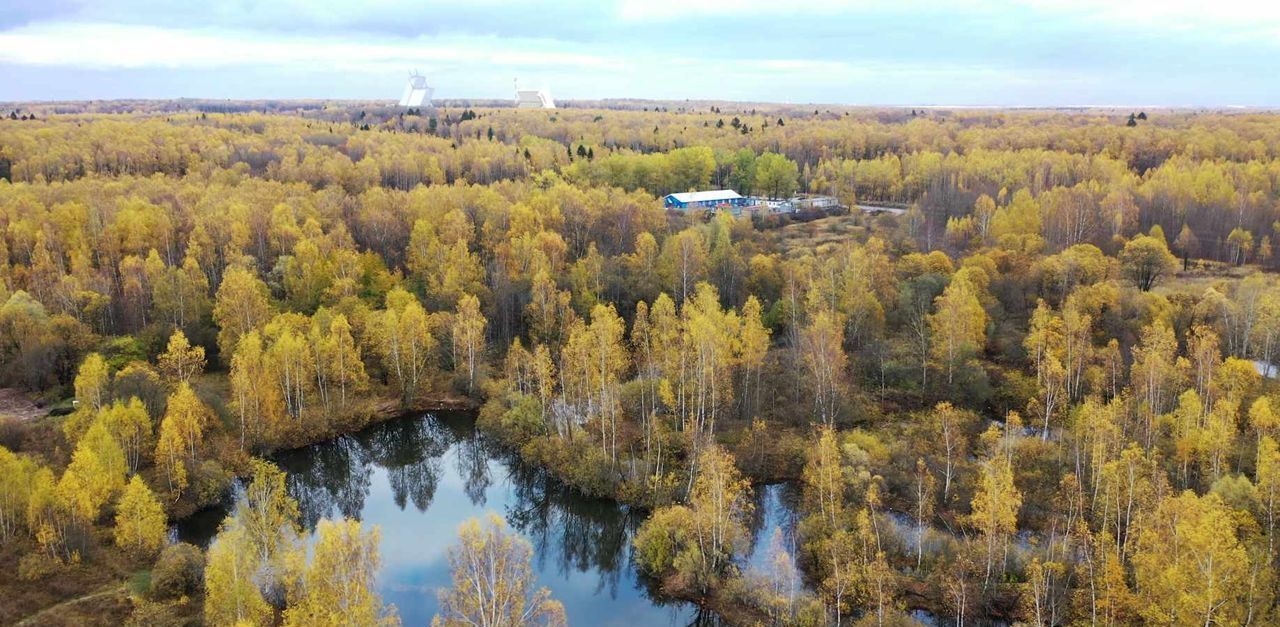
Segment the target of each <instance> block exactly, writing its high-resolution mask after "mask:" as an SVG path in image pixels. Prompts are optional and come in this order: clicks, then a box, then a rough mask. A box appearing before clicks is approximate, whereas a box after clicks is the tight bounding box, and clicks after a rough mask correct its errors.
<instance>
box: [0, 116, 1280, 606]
mask: <svg viewBox="0 0 1280 627" xmlns="http://www.w3.org/2000/svg"><path fill="white" fill-rule="evenodd" d="M496 104H497V103H486V102H454V103H450V104H449V105H447V106H438V107H436V108H428V109H421V110H415V109H410V110H408V111H406V110H405V109H404V108H393V107H388V106H386V105H385V104H379V103H373V102H369V103H361V102H244V103H229V102H202V101H175V102H159V101H136V102H114V103H100V102H95V103H63V104H56V105H54V104H31V105H12V106H8V108H6V109H5V110H4V111H3V113H4V117H3V119H0V624H11V623H19V621H22V620H24V619H25V620H26V621H27V623H26V624H67V623H72V624H131V625H201V624H207V625H308V626H310V625H375V624H376V625H392V624H400V622H401V619H400V616H399V615H398V614H397V611H396V608H395V607H394V606H393V605H392V604H390V603H386V602H384V600H383V599H382V598H380V595H379V587H378V579H379V573H380V565H381V564H382V562H383V558H384V556H386V555H388V554H389V553H391V552H393V551H395V547H394V546H391V545H388V544H386V543H385V542H384V539H383V537H382V536H381V534H380V529H379V528H378V527H377V525H373V524H368V523H366V522H363V521H361V520H359V519H357V518H356V517H351V516H333V517H325V518H322V519H320V520H319V521H304V518H306V517H304V516H301V515H300V512H299V504H298V501H297V495H296V494H293V493H291V490H290V488H289V484H288V476H287V473H286V472H285V471H284V470H282V469H281V468H280V467H279V466H278V465H277V464H275V463H274V462H273V460H275V459H276V456H277V455H279V454H281V453H282V452H285V451H290V450H294V449H299V448H301V447H305V446H307V445H310V444H314V443H321V442H327V441H333V440H335V439H339V438H342V437H348V436H350V435H351V434H355V433H358V432H360V431H361V430H362V429H366V428H368V427H370V426H371V425H375V424H380V423H383V422H385V421H388V420H391V419H393V418H397V417H401V416H406V415H423V414H428V413H431V412H439V411H446V410H448V411H460V412H465V413H466V414H467V415H468V416H470V417H471V419H472V420H473V421H474V428H475V429H476V431H477V432H478V433H479V434H481V435H482V437H484V438H486V439H487V440H488V441H491V442H494V443H496V444H497V445H499V446H501V447H502V448H503V449H504V450H505V451H508V452H509V453H510V454H511V455H512V456H514V457H516V458H518V459H519V460H520V463H522V464H525V465H527V466H528V467H529V468H533V469H537V470H538V471H539V472H544V473H546V474H547V475H548V476H549V477H552V478H553V479H554V481H556V482H557V483H558V484H562V485H564V486H566V487H567V489H571V490H573V491H574V493H575V494H579V495H580V496H581V497H582V498H585V499H597V500H600V501H607V502H610V503H616V504H621V506H622V507H625V508H626V511H627V512H629V514H630V515H632V516H634V517H635V521H636V522H635V529H634V533H633V535H632V536H629V537H628V539H627V546H628V550H629V552H630V553H629V554H630V556H631V558H630V561H629V563H628V565H627V568H629V569H632V570H635V571H636V572H637V573H639V575H638V576H641V577H643V578H644V579H645V580H646V581H647V582H648V584H649V586H650V588H651V589H652V590H653V591H654V592H653V594H655V595H660V596H661V597H662V598H664V599H671V600H673V602H675V601H679V602H683V603H689V604H691V607H692V606H697V607H699V608H704V609H706V610H707V614H706V616H707V617H709V618H706V619H705V620H706V621H710V622H715V623H720V624H732V625H840V624H858V625H913V624H917V623H918V622H921V621H928V620H932V621H935V622H936V624H956V625H965V624H989V623H990V624H1014V623H1017V624H1029V625H1045V626H1047V625H1085V624H1089V625H1132V624H1153V625H1193V624H1194V625H1250V624H1257V625H1265V624H1274V623H1275V622H1276V621H1280V607H1278V605H1277V604H1278V603H1280V598H1278V597H1277V590H1280V580H1278V576H1280V570H1278V568H1280V544H1278V543H1276V542H1275V539H1276V538H1275V536H1276V534H1277V533H1280V520H1277V517H1280V385H1277V383H1276V377H1277V376H1278V373H1280V366H1278V364H1280V275H1277V274H1276V272H1277V270H1280V256H1277V255H1275V254H1274V251H1273V246H1274V245H1278V244H1280V239H1278V238H1280V117H1277V116H1276V115H1274V114H1264V113H1253V112H1248V111H1240V112H1215V111H1193V110H1154V111H1145V112H1133V113H1130V112H1129V111H1127V110H1126V111H1112V110H1100V109H1073V110H1057V111H1034V110H1011V111H999V110H980V109H973V110H964V109H955V110H946V109H935V108H930V109H911V108H901V109H897V108H895V109H869V108H837V107H827V106H820V107H816V108H815V107H814V106H799V105H766V104H759V105H752V104H741V103H727V102H725V103H720V102H688V101H684V102H654V101H604V102H589V103H588V102H579V103H568V106H567V107H563V108H560V109H554V110H516V109H512V108H510V106H509V105H506V106H496ZM716 189H732V190H735V191H736V192H738V193H739V194H741V195H743V196H758V197H767V198H789V197H792V196H795V195H797V194H816V195H822V196H830V197H832V198H834V199H835V200H836V201H838V206H831V207H826V208H822V209H805V210H800V211H796V212H791V213H784V212H770V213H748V212H735V211H733V210H731V208H721V209H718V210H716V209H709V210H704V209H687V210H668V209H666V208H664V203H663V197H664V196H666V195H667V194H671V193H677V192H687V191H694V190H716ZM777 484H784V485H787V486H790V487H791V488H793V489H794V490H795V491H796V493H797V494H798V495H799V497H798V499H797V502H796V504H795V511H794V514H795V524H794V525H793V529H790V530H789V533H790V534H791V535H792V541H790V542H786V543H780V544H779V546H776V547H774V551H773V553H771V555H772V556H773V557H772V561H771V562H770V563H769V564H768V565H767V566H766V567H764V568H760V567H757V566H754V565H753V566H748V564H747V560H746V555H747V553H748V551H749V548H750V545H751V544H752V543H753V539H752V532H751V523H750V520H751V519H752V516H753V515H754V514H756V512H753V511H752V510H753V508H754V504H755V503H756V500H754V499H753V494H754V493H755V492H756V491H758V490H761V489H763V488H764V487H765V486H769V485H777ZM229 494H235V495H237V497H236V498H235V505H234V507H233V508H232V509H231V510H230V512H229V513H228V515H227V516H226V517H225V520H222V521H220V523H219V525H218V529H217V534H216V538H214V539H213V541H212V542H211V543H210V544H209V545H208V546H207V547H200V546H195V545H193V544H190V543H187V542H182V541H179V540H177V539H176V536H175V534H174V533H173V532H172V531H171V529H172V527H173V526H174V525H176V524H178V523H180V522H181V521H183V520H187V519H189V518H190V517H192V516H196V515H199V514H200V512H202V511H208V508H210V507H212V506H214V505H216V504H218V503H222V502H225V501H226V499H227V498H228V495H229ZM402 506H403V504H402ZM426 515H428V516H429V515H430V514H429V513H428V514H426ZM456 532H457V533H456V537H453V538H450V542H451V545H450V548H449V549H448V554H447V560H448V565H449V567H450V572H451V574H452V584H453V585H452V586H451V587H449V586H446V587H441V588H440V589H439V590H430V591H426V592H424V593H423V594H427V595H430V596H431V597H432V598H433V599H437V598H438V613H437V614H436V615H435V618H434V624H437V625H450V626H453V625H485V626H498V625H505V626H509V625H524V624H537V625H563V624H565V623H566V622H567V623H573V624H580V623H581V624H587V621H583V620H575V618H574V617H575V614H574V608H573V607H572V606H571V605H570V604H566V603H562V602H561V600H559V599H557V598H555V595H553V594H552V593H551V592H550V591H549V590H547V589H546V588H545V587H543V585H542V582H540V581H539V580H538V578H537V577H536V576H535V573H534V571H533V570H531V569H533V566H531V564H530V562H531V548H530V546H529V542H528V541H527V540H526V539H524V538H523V537H522V536H521V534H520V533H519V531H518V529H513V528H511V527H510V526H509V525H508V523H507V522H504V520H503V518H502V517H500V516H498V515H492V516H488V517H482V518H478V519H474V520H471V521H468V522H467V523H465V524H463V525H462V526H461V527H460V528H459V529H457V530H456Z"/></svg>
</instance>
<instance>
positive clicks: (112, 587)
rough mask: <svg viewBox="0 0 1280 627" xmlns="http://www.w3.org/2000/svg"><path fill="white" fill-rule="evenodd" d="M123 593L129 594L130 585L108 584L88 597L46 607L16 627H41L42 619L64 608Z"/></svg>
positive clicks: (87, 595)
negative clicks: (39, 626) (35, 626)
mask: <svg viewBox="0 0 1280 627" xmlns="http://www.w3.org/2000/svg"><path fill="white" fill-rule="evenodd" d="M121 592H128V585H127V584H123V583H111V584H107V585H105V586H103V587H101V588H98V589H97V590H94V591H93V592H90V593H89V594H86V595H84V596H78V597H76V598H74V599H67V600H66V601H63V602H61V603H59V604H57V605H50V606H49V607H46V608H44V609H42V610H40V611H39V612H36V613H35V614H32V615H30V616H28V617H26V618H24V619H22V620H20V621H18V622H17V623H14V627H28V626H33V625H40V624H43V623H41V622H40V621H41V619H42V618H44V617H47V616H49V615H50V614H51V613H52V612H56V611H58V610H60V609H64V608H67V607H71V606H73V605H75V604H77V603H83V602H85V601H90V600H93V599H99V598H102V597H105V596H109V595H113V594H119V593H121Z"/></svg>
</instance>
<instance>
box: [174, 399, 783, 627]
mask: <svg viewBox="0 0 1280 627" xmlns="http://www.w3.org/2000/svg"><path fill="white" fill-rule="evenodd" d="M275 461H276V462H277V463H278V464H279V465H280V467H281V468H283V469H284V470H285V471H286V472H287V473H288V475H289V479H288V482H289V492H290V493H291V494H292V495H293V496H294V498H296V499H297V500H298V506H299V510H300V511H301V514H302V519H303V521H302V522H303V525H304V527H305V528H306V529H308V530H312V529H314V528H315V524H316V522H317V521H318V520H320V519H321V518H326V517H327V518H334V517H337V516H348V517H352V518H357V519H359V520H361V521H363V522H364V523H365V524H366V525H369V524H372V525H378V526H379V527H380V528H381V533H382V545H381V555H382V569H381V571H380V572H379V574H378V588H379V593H380V594H381V595H382V599H383V602H385V603H391V604H395V606H396V608H397V610H398V612H399V615H400V617H401V619H402V620H403V623H404V624H405V625H425V624H429V623H430V622H431V618H432V616H434V615H435V613H436V611H437V610H438V608H439V604H438V602H437V597H436V590H438V589H439V588H441V587H446V586H449V585H450V584H451V579H450V575H449V566H448V561H447V559H446V551H447V550H448V548H449V546H450V545H452V544H453V543H454V542H455V541H456V539H457V528H458V525H459V524H461V523H462V522H463V521H464V520H467V519H468V518H472V517H476V516H483V515H485V513H486V512H494V513H497V514H498V515H499V516H501V517H503V518H504V519H505V520H506V521H507V523H508V525H510V526H511V527H512V528H513V529H515V530H516V531H518V532H519V533H520V534H521V535H523V536H524V537H525V538H527V539H528V540H529V541H530V542H531V543H532V544H533V549H534V551H533V568H534V572H535V573H536V576H537V578H538V585H540V586H546V587H547V588H549V589H550V590H551V593H552V595H553V596H554V597H555V598H556V599H559V600H560V601H561V602H562V603H564V606H565V611H566V613H567V614H568V618H569V622H570V624H573V625H626V626H628V627H638V626H640V625H691V624H713V623H715V622H717V621H716V617H714V616H711V615H708V614H707V613H706V612H705V611H702V610H700V609H699V608H697V607H696V606H694V605H693V604H690V603H686V602H682V601H677V600H673V599H670V598H666V597H664V596H663V595H662V594H661V593H660V592H658V591H657V590H656V588H655V586H654V583H653V582H652V581H651V580H649V579H647V578H645V577H643V576H642V575H640V574H639V573H638V571H637V570H636V567H635V564H634V563H633V561H632V556H631V540H632V537H633V535H634V533H635V530H636V528H637V526H638V525H639V524H640V523H641V522H642V521H643V513H642V512H633V511H631V510H630V508H627V507H626V506H622V505H619V504H617V503H614V502H612V501H608V500H599V499H588V498H584V497H583V496H582V495H580V494H579V493H577V492H576V491H574V490H572V489H568V488H566V487H565V486H563V485H562V484H560V483H559V482H558V481H556V480H555V479H553V478H552V477H550V476H548V475H547V473H545V472H543V471H541V470H538V469H536V468H532V467H530V466H528V465H526V464H523V463H520V462H519V461H518V460H517V459H516V458H515V457H514V456H513V455H512V454H511V453H509V452H508V451H506V450H504V449H503V448H501V447H499V446H497V445H496V444H494V443H493V442H492V441H490V440H489V439H487V438H485V437H484V436H482V435H480V434H479V433H477V432H476V430H475V428H474V420H473V417H472V416H471V415H468V414H457V413H438V414H426V415H415V416H407V417H403V418H397V419H395V420H391V421H387V422H385V423H382V424H379V425H375V426H373V427H370V428H368V429H366V430H364V431H362V432H360V433H358V434H355V435H353V436H344V437H342V438H339V439H336V440H332V441H329V442H325V443H322V444H317V445H313V446H310V447H307V448H304V449H299V450H296V451H290V452H288V453H284V454H281V455H278V456H276V457H275ZM792 492H793V490H792V489H791V488H790V487H786V486H764V489H762V490H760V491H759V492H758V494H757V495H756V499H757V508H756V511H757V516H756V517H755V518H754V519H753V521H752V523H753V524H752V531H753V537H754V541H753V545H752V551H751V553H750V555H749V557H748V558H747V563H748V564H757V563H762V562H763V559H764V558H762V557H761V556H762V555H764V554H766V553H767V552H768V549H769V546H770V543H771V538H772V537H773V535H774V533H775V530H776V529H782V530H783V532H784V537H785V538H786V539H787V541H790V539H791V537H793V533H794V527H795V525H794V520H793V515H792V513H791V512H793V511H794V507H793V506H792V504H793V503H794V498H795V497H794V494H793V493H792ZM234 498H236V496H235V495H232V496H231V497H230V498H229V500H231V501H233V500H234ZM230 508H231V504H230V503H228V504H227V505H226V506H225V507H222V508H213V509H210V510H205V511H203V512H200V513H198V514H196V515H195V516H192V517H189V518H187V519H184V520H182V521H179V523H178V524H177V526H176V529H175V533H176V535H177V537H178V538H179V539H181V540H183V541H186V542H191V543H193V544H196V545H199V546H207V545H208V543H209V542H210V540H211V539H212V537H213V535H214V534H215V533H216V531H217V526H218V524H219V523H220V522H221V521H222V519H223V518H224V517H225V516H226V514H227V512H228V511H229V510H230ZM793 554H794V553H793Z"/></svg>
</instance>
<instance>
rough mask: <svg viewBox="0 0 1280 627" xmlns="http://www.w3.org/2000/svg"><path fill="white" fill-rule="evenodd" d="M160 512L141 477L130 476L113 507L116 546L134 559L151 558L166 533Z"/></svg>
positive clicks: (161, 510) (164, 521)
mask: <svg viewBox="0 0 1280 627" xmlns="http://www.w3.org/2000/svg"><path fill="white" fill-rule="evenodd" d="M165 523H166V519H165V515H164V508H163V507H161V505H160V501H158V500H156V497H155V494H153V493H152V492H151V488H149V487H147V484H146V482H145V481H143V480H142V477H139V476H138V475H134V476H133V479H130V480H129V485H128V486H127V487H126V488H125V490H124V495H123V496H121V497H120V502H119V503H118V504H117V505H116V532H115V536H116V545H118V546H119V547H120V548H122V549H124V550H126V551H129V552H131V553H133V554H134V555H137V556H151V555H155V553H156V552H157V551H159V550H160V547H161V546H163V545H164V542H165V539H166V537H167V535H168V532H169V529H168V527H167V526H166V524H165Z"/></svg>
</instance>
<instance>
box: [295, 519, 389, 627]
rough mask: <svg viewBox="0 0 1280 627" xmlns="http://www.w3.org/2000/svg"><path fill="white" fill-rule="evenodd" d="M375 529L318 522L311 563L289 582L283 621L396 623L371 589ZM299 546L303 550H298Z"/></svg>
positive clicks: (324, 625)
mask: <svg viewBox="0 0 1280 627" xmlns="http://www.w3.org/2000/svg"><path fill="white" fill-rule="evenodd" d="M378 541H379V534H378V529H377V527H374V528H373V529H370V530H369V531H368V532H364V531H362V530H361V528H360V522H359V521H356V520H347V519H343V520H338V521H331V520H321V521H320V523H319V525H318V526H317V527H316V541H315V545H314V547H313V553H312V556H311V563H310V564H308V565H307V566H306V568H305V569H304V571H303V572H302V574H301V576H300V577H298V578H297V580H295V581H293V582H291V585H290V592H289V608H288V609H287V610H285V613H284V624H285V625H286V626H290V627H295V626H296V627H304V626H305V627H311V626H315V627H345V626H347V625H399V624H400V621H399V619H398V618H396V616H395V614H394V613H387V612H385V611H384V609H383V607H382V601H381V599H379V597H378V594H377V592H375V590H374V575H375V574H376V573H377V570H378V565H379V564H380V563H381V560H380V558H379V556H378ZM299 550H305V549H299Z"/></svg>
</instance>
